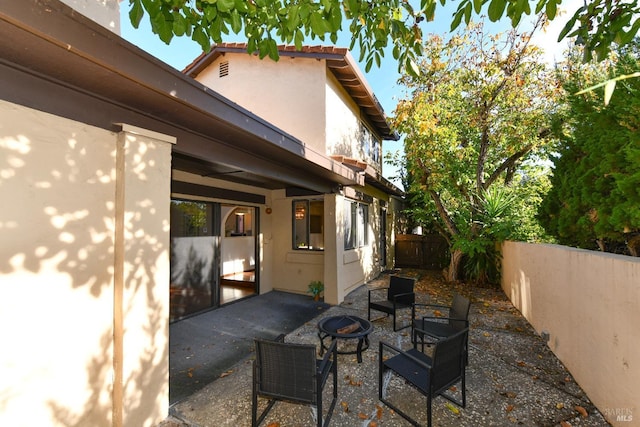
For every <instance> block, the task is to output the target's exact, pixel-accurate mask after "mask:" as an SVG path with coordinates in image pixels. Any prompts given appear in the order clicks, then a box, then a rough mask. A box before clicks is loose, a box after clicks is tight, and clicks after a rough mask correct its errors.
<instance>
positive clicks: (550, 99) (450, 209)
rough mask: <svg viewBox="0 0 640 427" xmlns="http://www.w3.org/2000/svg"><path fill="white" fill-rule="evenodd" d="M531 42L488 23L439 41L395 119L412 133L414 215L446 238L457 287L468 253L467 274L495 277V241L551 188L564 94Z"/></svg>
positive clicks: (410, 81) (408, 140) (409, 81)
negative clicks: (548, 169)
mask: <svg viewBox="0 0 640 427" xmlns="http://www.w3.org/2000/svg"><path fill="white" fill-rule="evenodd" d="M542 24H543V18H541V20H540V21H538V24H537V25H536V26H535V27H538V26H540V25H542ZM529 41H530V34H518V33H516V32H515V31H511V32H509V33H508V34H506V35H491V34H487V33H485V31H484V27H483V26H482V25H471V26H469V27H468V28H467V30H466V31H465V33H464V34H463V35H454V36H453V37H451V38H450V39H448V40H446V41H445V40H443V39H442V38H441V37H438V36H432V37H430V38H429V39H428V40H426V42H425V47H424V48H425V55H424V59H423V60H422V61H421V62H420V63H419V67H420V73H419V75H418V76H405V77H404V78H403V79H402V83H403V84H404V86H405V87H406V88H407V90H408V95H407V98H406V99H404V100H402V101H401V102H400V103H399V104H398V107H397V108H396V112H395V114H396V117H395V122H396V126H397V129H398V130H399V131H400V132H401V133H403V134H404V135H405V140H404V147H405V156H406V159H405V162H406V168H407V173H408V174H409V175H410V178H409V179H408V180H407V182H408V183H409V184H410V187H409V188H408V193H409V196H410V200H411V210H410V212H411V215H412V216H413V218H414V219H416V220H418V221H420V222H421V223H422V225H423V226H426V227H428V228H433V229H436V230H437V231H438V232H439V233H440V234H441V235H443V236H444V237H445V238H446V239H447V240H448V242H449V244H450V253H451V262H450V265H449V268H448V270H447V274H446V276H447V278H448V280H451V281H454V280H458V279H459V278H460V277H461V273H462V269H461V266H462V265H463V264H462V260H463V257H465V256H466V259H467V273H468V276H467V278H469V275H470V276H471V279H474V280H476V281H480V282H482V281H495V280H496V279H497V277H496V274H497V272H498V271H497V268H498V267H499V262H498V261H499V259H498V257H499V254H498V252H497V249H496V242H499V241H501V240H504V239H506V238H508V237H511V236H512V235H513V230H514V229H516V228H519V227H517V226H519V225H520V224H521V223H523V222H522V221H521V218H519V217H518V211H516V208H518V207H524V206H525V205H526V204H527V203H529V204H531V203H532V202H531V201H530V200H523V199H524V197H523V196H524V195H528V194H529V193H531V191H530V189H531V188H534V187H537V188H539V189H544V188H545V185H544V183H542V181H544V179H545V178H544V174H541V173H539V171H537V170H536V168H539V167H540V166H539V164H540V160H542V159H544V158H545V157H546V149H547V147H548V145H549V143H550V141H551V140H550V138H551V132H550V124H551V117H552V113H553V111H554V109H555V108H556V93H557V88H556V80H555V75H554V73H553V72H552V70H549V69H547V67H546V66H545V65H544V63H543V61H542V60H541V54H542V52H541V51H540V50H539V49H538V48H537V47H535V46H532V45H531V44H530V43H529ZM525 189H527V190H526V191H525ZM532 212H533V211H529V216H530V217H533V213H532ZM529 223H531V221H529Z"/></svg>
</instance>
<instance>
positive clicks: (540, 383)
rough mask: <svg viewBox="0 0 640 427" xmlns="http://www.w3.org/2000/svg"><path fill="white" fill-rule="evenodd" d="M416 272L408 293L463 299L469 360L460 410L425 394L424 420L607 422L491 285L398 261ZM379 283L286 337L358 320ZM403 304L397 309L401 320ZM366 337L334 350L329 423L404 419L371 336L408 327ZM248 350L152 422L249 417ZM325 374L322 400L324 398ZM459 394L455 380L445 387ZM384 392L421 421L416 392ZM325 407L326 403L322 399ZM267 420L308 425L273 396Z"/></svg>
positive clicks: (223, 422) (380, 324) (427, 298)
mask: <svg viewBox="0 0 640 427" xmlns="http://www.w3.org/2000/svg"><path fill="white" fill-rule="evenodd" d="M400 274H403V275H411V276H414V277H417V278H418V282H417V284H416V294H417V300H418V301H419V302H431V303H436V304H445V305H449V304H450V302H451V300H452V298H453V294H454V293H456V292H457V293H460V294H462V295H464V296H467V297H468V298H470V299H471V302H472V304H471V311H470V314H469V319H470V335H469V366H468V367H467V371H466V391H467V405H466V408H459V407H456V406H454V405H452V404H450V403H449V402H448V401H447V400H445V399H443V398H440V397H439V398H436V399H435V400H434V401H433V425H434V426H455V427H460V426H512V425H517V426H563V427H568V426H607V425H609V424H608V423H607V422H606V420H605V419H604V418H603V416H602V415H601V414H600V413H599V412H598V410H597V409H596V408H595V407H594V406H593V404H592V403H591V402H590V400H589V398H588V397H587V396H586V394H585V393H584V391H583V390H582V389H581V388H580V386H579V385H578V384H577V383H576V382H575V380H574V379H573V377H572V376H571V374H570V373H569V372H568V371H567V370H566V368H565V367H564V366H563V365H562V363H561V362H560V361H559V360H558V359H557V358H556V357H555V356H554V354H553V353H552V352H551V351H550V350H549V348H548V347H547V346H546V344H545V342H544V341H543V340H542V339H541V338H540V337H539V336H538V335H537V334H536V333H535V331H534V330H533V328H532V327H531V326H530V325H529V324H528V322H527V321H526V320H525V319H524V318H523V317H522V315H521V314H520V312H518V310H516V309H515V308H514V307H513V305H512V304H511V303H510V302H509V300H508V299H507V298H506V296H505V295H504V292H502V291H501V290H500V289H487V288H472V287H469V286H468V285H465V284H455V285H451V284H447V283H445V282H444V281H443V280H442V279H441V277H440V275H439V273H437V272H433V271H423V270H409V269H403V270H402V271H401V272H400ZM387 283H388V276H387V275H383V276H381V277H380V278H378V279H376V280H374V281H372V282H370V283H368V284H367V285H364V286H361V287H359V288H358V289H356V290H355V291H354V292H352V293H351V294H349V295H348V297H347V298H346V300H345V301H344V302H343V303H342V304H340V305H338V306H334V307H331V308H330V309H329V310H327V311H325V312H324V313H322V314H321V315H320V316H318V317H317V318H315V319H314V320H312V321H310V322H307V323H306V324H304V325H302V326H301V327H299V328H298V329H296V330H294V331H293V332H292V333H290V334H288V335H287V337H286V341H287V342H297V343H313V344H315V345H317V346H319V341H318V336H317V324H318V321H319V320H320V319H321V318H323V317H327V316H335V315H339V314H351V315H356V316H360V317H363V318H366V316H367V291H368V289H372V288H375V287H379V286H384V285H386V284H387ZM409 318H410V312H409V311H408V310H407V314H406V315H403V316H400V317H399V321H400V322H408V321H409ZM373 324H374V330H373V332H372V334H371V335H370V341H371V345H370V348H369V349H368V350H366V351H365V352H364V354H363V363H357V360H356V356H355V355H339V356H338V404H337V405H336V408H335V410H334V412H333V416H332V418H331V424H330V425H332V426H344V427H354V426H362V427H366V426H369V427H376V426H408V425H409V423H408V422H407V421H405V420H404V419H403V418H402V417H400V416H399V415H398V414H396V413H395V412H393V411H392V410H390V409H389V408H388V407H386V406H385V405H383V404H382V403H381V402H380V401H379V400H378V345H379V344H378V343H379V341H380V340H382V341H385V342H388V343H391V344H393V345H396V346H400V347H402V348H405V349H407V348H409V347H410V346H411V343H410V337H409V329H404V330H402V331H398V332H393V330H392V321H391V318H390V317H389V318H383V319H381V320H377V321H374V322H373ZM252 362H253V353H252V354H251V355H248V356H247V357H246V358H245V359H243V360H240V361H238V363H237V364H236V365H235V366H233V368H232V369H230V370H229V371H227V372H226V373H225V375H224V376H222V377H221V378H219V379H217V380H215V381H213V382H212V383H211V384H209V385H208V386H206V387H205V388H203V389H202V390H200V391H199V392H197V393H195V394H194V395H192V396H191V397H189V398H187V399H185V400H183V401H181V402H180V403H178V404H176V405H174V406H173V407H172V408H171V414H172V415H171V416H170V417H169V418H167V419H166V420H165V421H164V422H163V423H161V424H160V426H159V427H208V426H211V427H214V426H215V427H224V426H249V425H251V376H252ZM330 393H331V385H330V381H329V384H328V385H327V387H326V388H325V402H329V401H330V398H329V396H330ZM455 393H457V394H458V395H459V387H458V389H457V390H456V391H455ZM389 395H390V396H395V397H396V400H395V401H396V402H397V403H398V404H399V405H400V406H401V407H402V408H404V409H405V410H406V412H408V413H410V414H412V416H415V418H416V419H418V421H419V422H420V423H421V424H424V425H426V409H425V408H426V399H425V398H424V397H423V396H422V395H421V394H419V393H418V392H416V391H415V390H413V389H411V388H410V387H409V386H408V385H406V384H404V383H403V382H402V381H400V380H392V381H391V383H390V385H389ZM326 406H328V404H326ZM262 425H263V426H267V427H286V426H315V423H314V422H313V419H312V416H311V411H310V410H309V408H308V407H305V406H304V405H294V404H290V403H277V404H276V405H275V407H274V408H273V409H272V411H271V412H270V413H269V416H268V417H267V419H266V420H265V421H264V422H263V424H262Z"/></svg>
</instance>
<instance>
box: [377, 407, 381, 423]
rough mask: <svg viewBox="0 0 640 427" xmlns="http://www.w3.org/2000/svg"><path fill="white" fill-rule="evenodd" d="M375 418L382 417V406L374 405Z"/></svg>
mask: <svg viewBox="0 0 640 427" xmlns="http://www.w3.org/2000/svg"><path fill="white" fill-rule="evenodd" d="M376 418H377V419H379V420H380V419H382V406H380V405H376Z"/></svg>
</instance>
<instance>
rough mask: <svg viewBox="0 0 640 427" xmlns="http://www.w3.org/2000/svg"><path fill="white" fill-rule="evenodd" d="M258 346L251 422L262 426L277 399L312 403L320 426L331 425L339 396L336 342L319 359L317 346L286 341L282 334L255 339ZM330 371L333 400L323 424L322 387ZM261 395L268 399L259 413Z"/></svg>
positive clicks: (254, 369) (254, 368)
mask: <svg viewBox="0 0 640 427" xmlns="http://www.w3.org/2000/svg"><path fill="white" fill-rule="evenodd" d="M255 346H256V359H255V361H254V364H253V391H252V414H251V425H252V426H253V427H257V426H258V425H260V423H261V422H262V421H263V420H264V419H265V417H266V416H267V414H268V412H269V411H270V410H271V408H272V407H273V405H274V404H275V403H276V402H277V401H287V402H292V403H301V404H308V405H311V410H312V413H313V415H314V418H315V420H316V422H317V425H318V427H323V426H325V427H326V426H327V425H329V421H330V420H331V415H332V413H333V408H334V407H335V405H336V400H337V398H338V382H337V372H338V371H337V360H338V359H337V347H336V341H335V340H333V342H332V343H331V345H330V346H329V349H328V351H327V353H326V354H325V355H324V357H323V358H322V359H320V360H318V359H317V358H316V346H315V345H307V344H292V343H285V342H284V336H283V335H281V336H280V337H278V338H277V339H276V340H275V341H270V340H262V339H256V340H255ZM329 374H331V375H333V399H332V401H331V405H330V406H329V410H328V412H327V415H326V417H325V421H324V424H323V423H322V390H323V389H324V385H325V383H326V382H327V379H328V378H329ZM258 397H261V398H266V399H268V400H269V401H268V403H267V407H266V408H265V409H264V411H262V413H261V414H260V416H258Z"/></svg>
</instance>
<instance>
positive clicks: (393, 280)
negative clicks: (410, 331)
mask: <svg viewBox="0 0 640 427" xmlns="http://www.w3.org/2000/svg"><path fill="white" fill-rule="evenodd" d="M415 283H416V279H413V278H410V277H401V276H390V277H389V286H388V287H385V288H377V289H371V290H369V300H368V302H369V305H368V311H367V316H368V319H369V320H371V310H377V311H382V312H383V313H386V315H387V317H388V316H389V315H392V316H393V330H394V331H398V330H400V329H404V328H408V327H410V326H411V323H409V324H408V325H406V326H403V327H401V328H396V313H397V311H398V310H401V309H404V308H412V307H413V303H414V302H415V299H416V296H415V293H414V292H413V287H414V285H415ZM382 290H386V291H387V296H386V299H383V300H375V301H372V300H371V296H372V294H374V293H376V292H378V293H380V292H379V291H382ZM376 320H378V319H376Z"/></svg>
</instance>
